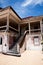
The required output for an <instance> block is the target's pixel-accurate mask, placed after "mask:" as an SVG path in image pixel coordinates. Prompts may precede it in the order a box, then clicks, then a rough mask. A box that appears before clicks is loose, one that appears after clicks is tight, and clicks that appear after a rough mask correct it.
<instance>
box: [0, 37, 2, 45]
mask: <svg viewBox="0 0 43 65" xmlns="http://www.w3.org/2000/svg"><path fill="white" fill-rule="evenodd" d="M1 44H2V38H1V37H0V45H1Z"/></svg>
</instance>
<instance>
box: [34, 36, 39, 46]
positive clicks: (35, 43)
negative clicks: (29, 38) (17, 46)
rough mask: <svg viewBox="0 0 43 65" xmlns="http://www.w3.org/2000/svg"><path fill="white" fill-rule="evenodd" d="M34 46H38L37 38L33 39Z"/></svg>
mask: <svg viewBox="0 0 43 65" xmlns="http://www.w3.org/2000/svg"><path fill="white" fill-rule="evenodd" d="M34 45H35V46H38V45H39V36H35V37H34Z"/></svg>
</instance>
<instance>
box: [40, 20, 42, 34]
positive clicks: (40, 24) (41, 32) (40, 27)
mask: <svg viewBox="0 0 43 65" xmlns="http://www.w3.org/2000/svg"><path fill="white" fill-rule="evenodd" d="M40 29H41V34H42V20H41V21H40Z"/></svg>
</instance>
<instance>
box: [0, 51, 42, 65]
mask: <svg viewBox="0 0 43 65" xmlns="http://www.w3.org/2000/svg"><path fill="white" fill-rule="evenodd" d="M0 65H43V54H42V52H41V51H29V50H28V51H25V52H24V53H22V54H21V57H15V56H8V55H3V54H0Z"/></svg>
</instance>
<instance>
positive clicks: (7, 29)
mask: <svg viewBox="0 0 43 65" xmlns="http://www.w3.org/2000/svg"><path fill="white" fill-rule="evenodd" d="M6 31H9V14H8V15H7V29H6Z"/></svg>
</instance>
